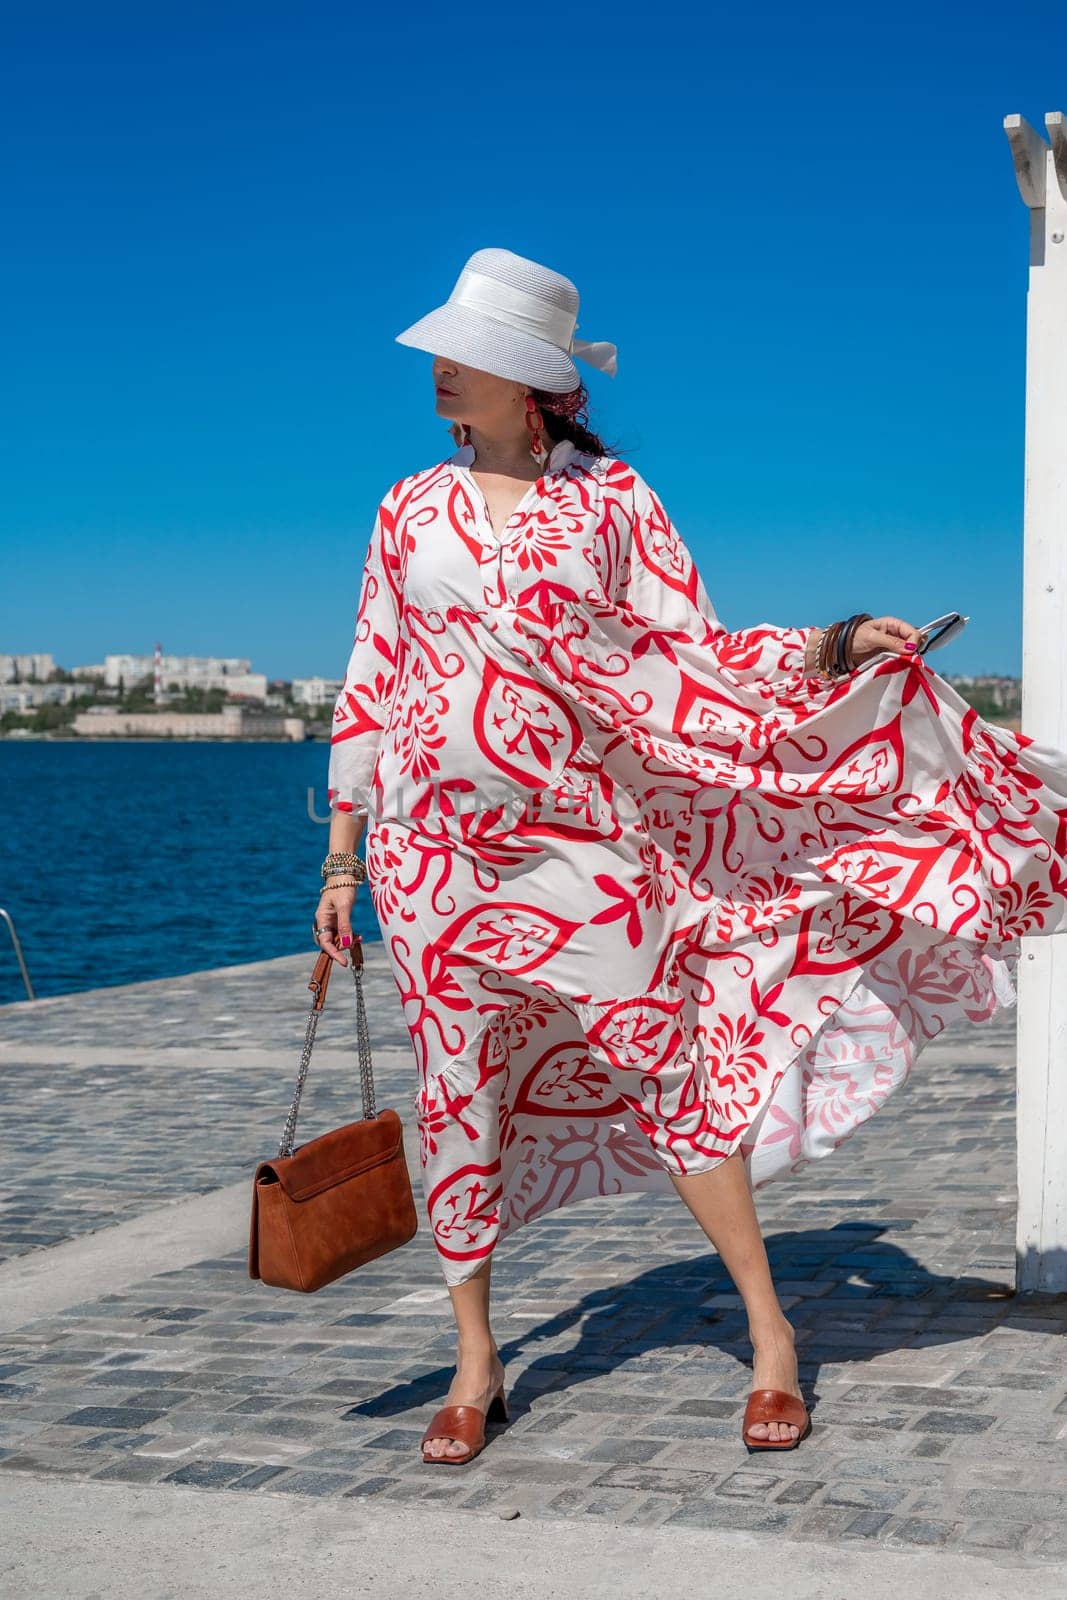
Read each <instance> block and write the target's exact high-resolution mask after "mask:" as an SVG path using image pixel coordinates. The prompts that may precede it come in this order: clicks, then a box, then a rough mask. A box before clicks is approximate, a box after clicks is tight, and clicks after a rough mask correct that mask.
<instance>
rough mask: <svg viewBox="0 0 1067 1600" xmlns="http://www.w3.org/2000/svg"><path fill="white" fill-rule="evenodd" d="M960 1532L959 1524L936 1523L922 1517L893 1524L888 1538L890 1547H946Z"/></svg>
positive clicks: (904, 1519)
mask: <svg viewBox="0 0 1067 1600" xmlns="http://www.w3.org/2000/svg"><path fill="white" fill-rule="evenodd" d="M959 1531H960V1525H959V1523H958V1522H935V1521H932V1520H929V1519H924V1518H921V1517H904V1518H902V1519H901V1520H900V1521H898V1522H895V1523H894V1524H893V1527H892V1530H891V1531H890V1532H889V1533H888V1535H887V1537H886V1543H887V1544H889V1545H945V1544H949V1543H950V1542H951V1541H952V1540H953V1539H954V1538H955V1536H956V1535H957V1534H958V1533H959Z"/></svg>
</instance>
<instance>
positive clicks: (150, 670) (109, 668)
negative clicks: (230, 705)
mask: <svg viewBox="0 0 1067 1600" xmlns="http://www.w3.org/2000/svg"><path fill="white" fill-rule="evenodd" d="M250 668H251V662H250V661H249V660H248V658H247V657H244V656H240V657H239V656H165V655H160V656H159V657H158V660H157V657H156V654H155V653H154V652H153V653H152V654H151V655H143V656H131V655H110V656H105V657H104V660H103V664H102V665H101V666H85V667H75V668H74V670H73V676H74V677H75V678H90V677H102V678H103V680H104V682H105V683H106V684H107V686H108V687H109V688H110V689H117V688H119V686H120V685H121V686H123V687H125V688H126V689H131V688H132V687H133V685H134V684H135V683H139V682H140V681H141V680H142V679H144V678H150V679H152V681H153V683H155V681H156V679H157V676H158V678H159V680H160V681H161V682H162V685H163V690H164V692H166V691H168V690H171V689H177V690H179V691H181V690H184V689H222V690H224V691H225V692H226V693H227V694H231V695H234V696H243V697H244V698H246V699H249V700H265V699H266V698H267V675H266V673H265V672H252V671H251V670H250Z"/></svg>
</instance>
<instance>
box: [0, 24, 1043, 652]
mask: <svg viewBox="0 0 1067 1600" xmlns="http://www.w3.org/2000/svg"><path fill="white" fill-rule="evenodd" d="M21 11H22V15H21V17H20V16H18V15H15V14H13V12H8V13H7V14H6V16H5V51H4V58H5V59H4V63H3V66H2V67H0V72H2V74H3V79H4V80H6V81H3V82H0V90H2V92H0V131H2V136H3V155H4V167H5V170H6V179H5V187H6V198H5V201H4V209H5V213H6V215H5V229H4V231H5V235H6V242H5V245H4V248H3V251H2V252H0V308H2V309H0V322H2V324H3V332H2V340H0V343H2V348H3V352H4V353H3V364H4V369H5V378H4V383H3V386H2V391H0V458H2V459H0V540H2V546H3V572H4V583H3V597H2V600H0V649H4V650H48V651H51V652H52V653H53V654H54V655H55V657H56V658H57V660H58V661H59V662H61V663H62V664H64V665H66V666H73V665H77V664H80V663H85V662H90V661H97V660H100V659H101V658H102V656H103V655H104V653H105V652H106V651H150V650H151V649H152V648H153V646H154V644H155V641H156V639H157V638H158V639H160V640H162V642H163V646H164V649H165V650H167V651H170V652H174V653H179V654H186V653H193V654H224V655H240V656H250V657H251V658H252V662H253V666H254V667H255V668H256V669H258V670H261V671H265V672H267V673H268V674H269V675H271V676H293V675H304V674H309V673H314V672H321V673H324V674H326V675H328V676H339V675H340V674H341V672H342V671H343V668H344V664H345V661H346V659H347V655H348V648H349V644H350V640H351V632H352V622H353V618H354V612H355V605H356V601H357V599H358V589H359V579H360V572H361V568H362V563H363V557H364V554H365V551H366V545H367V539H368V536H369V532H370V526H371V522H372V519H373V514H374V509H375V506H376V504H377V502H378V500H379V498H380V497H381V496H382V495H383V494H384V493H385V491H386V489H387V488H388V487H389V486H390V484H392V483H393V482H394V481H395V480H396V479H397V478H399V477H402V476H403V475H404V474H405V473H408V472H411V471H414V470H416V469H417V468H419V467H422V466H427V465H429V464H431V463H432V462H434V461H436V460H439V459H440V458H441V457H442V456H443V455H445V454H447V453H448V452H449V451H450V450H451V449H452V448H453V447H452V445H451V442H450V440H449V438H448V435H447V433H446V431H445V428H444V425H443V424H442V422H441V421H440V419H438V418H437V416H436V414H435V411H434V405H433V397H432V388H431V383H430V370H429V368H430V361H431V357H430V356H428V355H423V354H422V353H420V352H416V351H413V350H410V349H407V348H404V347H402V346H400V345H398V344H396V343H395V342H394V335H395V334H396V333H397V332H398V331H399V330H400V329H401V328H402V327H404V326H405V325H406V324H407V323H409V322H411V321H413V320H414V319H415V318H416V317H417V316H419V315H421V314H422V313H423V312H424V311H426V310H428V309H429V308H430V307H431V306H433V305H436V304H438V303H439V302H440V301H442V300H443V299H445V298H446V296H447V294H448V291H449V289H450V288H451V286H452V283H453V282H454V280H455V277H456V275H457V274H458V272H459V270H460V268H461V267H462V265H463V262H464V260H465V259H466V257H467V256H468V255H469V254H470V253H471V251H473V250H475V249H478V248H479V247H481V246H483V245H500V246H504V247H506V248H508V249H512V250H515V251H518V252H519V253H520V254H523V255H528V256H532V257H534V258H535V259H537V260H540V261H543V262H545V263H546V264H548V265H549V266H551V267H553V268H555V269H557V270H559V271H562V272H565V273H567V274H568V275H569V276H570V277H572V278H573V279H574V280H575V281H576V283H577V284H578V286H579V289H580V291H581V294H582V308H581V313H580V320H581V333H582V335H583V336H584V337H586V338H591V339H597V338H607V339H612V340H614V341H615V342H616V343H617V344H618V346H619V376H618V378H617V379H616V380H614V382H613V381H612V380H611V379H609V378H607V377H605V376H603V375H601V374H599V373H597V372H594V371H592V369H585V370H586V371H587V372H588V381H589V387H590V391H591V395H592V400H593V416H594V421H595V422H596V423H597V424H598V425H599V427H600V431H601V432H602V433H603V434H604V435H605V437H607V438H608V439H609V440H610V441H612V442H614V443H616V444H617V445H618V446H619V453H620V454H621V455H623V456H625V457H627V458H628V459H630V460H631V461H632V462H633V463H634V465H635V466H637V467H638V469H639V470H640V471H641V472H642V474H643V475H644V476H645V477H646V478H647V479H648V481H649V482H650V483H651V484H652V485H653V486H654V487H655V488H656V489H657V490H658V492H659V493H660V494H661V496H662V497H663V499H664V501H665V503H666V505H667V507H668V510H669V511H670V512H671V514H672V516H673V518H674V520H675V522H676V523H677V525H678V527H679V529H680V530H681V532H682V534H683V536H684V537H685V538H686V540H687V542H688V543H689V545H690V548H691V549H692V551H693V553H694V556H695V557H696V560H697V562H698V565H699V567H700V570H701V573H702V575H703V577H704V580H705V583H706V585H707V588H708V591H709V593H710V595H711V597H712V600H713V602H714V604H715V606H716V609H717V610H718V612H719V615H720V616H721V617H722V619H723V620H724V622H725V623H726V625H727V626H728V627H744V626H749V625H751V624H754V623H757V622H761V621H770V622H779V623H807V622H821V621H825V620H828V619H831V618H832V617H834V616H837V615H841V614H845V613H847V612H848V611H851V610H856V609H863V610H869V611H875V612H878V611H892V612H896V613H897V614H899V615H902V616H905V617H907V618H909V619H911V620H913V621H916V622H921V621H925V620H927V619H928V618H929V617H932V616H934V615H937V614H938V613H940V612H942V611H945V610H949V609H953V608H959V609H960V610H964V611H968V612H970V614H971V615H972V617H973V622H972V625H971V627H970V628H969V629H968V631H967V634H966V635H965V636H964V638H963V639H962V640H961V641H959V642H958V643H957V644H955V645H953V646H952V647H951V649H950V650H949V651H946V653H945V655H944V656H942V657H938V658H937V665H938V666H939V668H940V670H942V671H944V672H953V671H957V672H968V671H970V672H977V671H992V672H1016V671H1018V669H1019V663H1020V623H1021V599H1022V572H1021V549H1022V544H1021V541H1022V493H1023V454H1022V451H1023V429H1022V424H1023V379H1024V351H1025V344H1024V333H1025V325H1024V316H1025V295H1026V283H1027V254H1028V252H1027V219H1026V212H1025V209H1024V207H1023V205H1022V202H1021V201H1020V199H1019V198H1018V193H1017V190H1016V187H1015V182H1014V178H1013V175H1012V167H1011V160H1010V155H1009V151H1008V145H1007V141H1006V139H1005V137H1004V133H1003V131H1002V119H1003V117H1004V116H1005V115H1006V114H1007V113H1009V112H1021V113H1022V114H1023V115H1024V116H1026V117H1027V118H1028V119H1029V120H1030V121H1032V122H1034V123H1035V125H1038V126H1040V125H1041V119H1042V117H1043V115H1044V113H1045V112H1046V111H1050V110H1057V109H1065V110H1067V52H1065V50H1064V46H1065V44H1067V24H1065V23H1064V21H1063V13H1062V12H1057V10H1056V8H1055V7H1048V6H1038V5H1036V4H1031V3H1029V0H1024V3H1023V4H1021V5H1017V6H1016V7H1015V9H1014V12H1013V13H1012V14H1011V16H1010V17H1009V15H1008V13H1007V12H1006V10H1005V9H1004V8H1003V7H1000V6H998V7H996V8H994V7H992V6H984V5H981V4H978V5H976V4H970V5H964V4H962V3H961V4H952V5H936V4H933V5H931V4H926V5H922V6H918V5H913V4H910V3H906V4H902V5H894V6H893V7H891V8H878V10H877V11H876V10H875V8H873V7H866V6H856V5H854V4H850V5H847V6H844V5H843V6H836V7H833V8H828V7H816V8H814V9H812V8H810V7H808V6H804V7H800V6H797V5H780V4H776V3H772V4H770V5H764V6H762V7H758V8H757V7H749V8H747V9H746V10H744V11H740V10H739V8H736V7H734V6H729V7H725V6H719V5H717V4H711V5H709V6H702V7H699V8H698V7H697V6H692V7H682V6H680V5H677V4H675V3H671V0H668V3H666V4H660V5H658V6H656V7H652V8H650V7H640V8H638V7H631V6H629V5H625V4H624V5H621V6H619V5H614V6H611V7H610V8H608V7H605V8H593V7H581V6H579V7H578V8H576V9H573V8H572V9H569V10H567V9H564V8H553V7H551V6H548V7H546V6H540V7H533V8H530V7H520V8H504V7H503V6H500V5H493V6H487V5H482V4H480V3H469V4H464V5H461V6H456V5H453V6H432V7H430V6H422V5H420V6H415V7H412V6H411V5H408V6H395V7H390V8H374V9H373V10H370V8H367V7H364V6H362V5H347V6H343V5H331V4H325V3H316V0H310V3H306V4H303V5H301V6H299V7H298V6H296V5H292V6H280V5H272V4H270V3H257V4H255V5H244V4H228V3H226V0H218V3H216V4H213V5H211V6H206V5H201V4H196V3H189V0H184V3H183V4H181V5H180V6H178V5H170V4H160V5H153V6H151V7H144V6H116V5H111V4H108V3H107V0H101V3H100V4H98V5H96V6H93V7H91V8H90V7H86V6H83V5H77V6H66V7H63V6H55V5H49V4H48V3H47V0H45V3H43V4H40V5H37V6H34V7H24V8H21Z"/></svg>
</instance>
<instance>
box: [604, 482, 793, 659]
mask: <svg viewBox="0 0 1067 1600" xmlns="http://www.w3.org/2000/svg"><path fill="white" fill-rule="evenodd" d="M630 470H631V472H632V471H633V469H632V468H631V469H630ZM620 579H621V582H620V583H619V585H618V587H617V591H616V596H615V598H616V603H617V604H619V605H622V606H624V607H625V608H626V609H628V610H629V611H631V612H633V613H634V614H635V615H636V616H637V617H639V618H644V619H647V620H648V622H649V624H650V625H651V626H652V627H654V628H657V629H661V630H663V629H665V630H667V631H668V632H670V631H673V630H675V629H677V630H678V631H679V632H681V633H684V634H685V635H686V636H687V637H688V638H692V639H695V640H696V641H697V642H698V643H699V644H701V645H702V646H703V647H705V648H706V649H707V651H708V652H709V654H710V655H711V656H712V658H713V659H714V661H715V663H716V665H717V667H718V668H719V669H720V670H721V671H722V673H723V674H724V676H726V677H727V678H729V679H730V680H732V681H733V682H735V683H738V684H756V683H759V682H772V683H781V684H782V687H783V688H786V687H788V688H789V689H790V690H794V691H795V690H799V689H802V688H803V687H806V686H811V687H813V688H814V687H819V688H821V687H823V684H822V680H821V679H819V678H817V677H815V676H814V675H812V674H809V673H808V671H807V669H806V667H805V665H804V652H805V648H806V646H807V643H808V639H809V638H810V636H811V634H812V632H813V629H812V628H810V627H805V628H782V627H777V626H775V625H774V624H772V623H766V622H765V623H760V624H759V625H758V626H756V627H754V628H740V629H738V630H736V631H735V632H732V633H731V632H727V630H726V628H724V626H723V624H722V623H721V622H720V621H719V618H718V617H717V615H716V613H715V609H714V607H713V606H712V603H711V601H710V599H709V598H708V594H707V590H706V589H705V587H704V582H703V580H702V578H701V576H700V573H699V571H698V570H697V567H696V563H695V562H694V560H693V557H692V554H691V553H690V551H689V549H688V547H687V546H686V544H685V541H684V540H683V538H682V537H681V535H680V534H679V532H678V530H677V528H676V527H675V526H674V524H673V523H672V522H671V519H670V517H669V516H668V515H667V512H666V510H665V508H664V506H663V503H662V501H661V500H660V498H659V496H658V495H657V494H656V492H655V490H654V489H652V488H650V487H649V485H648V484H647V483H646V482H645V480H644V479H643V478H642V477H641V475H640V473H637V472H634V473H633V504H632V517H631V524H630V538H629V548H628V552H627V554H626V556H624V558H623V560H622V565H621V569H620Z"/></svg>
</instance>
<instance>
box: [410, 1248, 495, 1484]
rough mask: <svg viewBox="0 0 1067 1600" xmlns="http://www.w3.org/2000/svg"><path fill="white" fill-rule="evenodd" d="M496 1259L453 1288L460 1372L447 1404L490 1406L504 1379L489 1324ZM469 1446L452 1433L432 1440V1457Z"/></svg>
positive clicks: (428, 1448) (429, 1451)
mask: <svg viewBox="0 0 1067 1600" xmlns="http://www.w3.org/2000/svg"><path fill="white" fill-rule="evenodd" d="M492 1265H493V1258H492V1256H491V1255H488V1256H486V1258H485V1260H484V1262H483V1263H482V1265H481V1266H480V1267H479V1268H478V1271H477V1272H476V1273H475V1274H474V1275H473V1277H470V1278H468V1279H467V1281H466V1283H461V1284H458V1285H457V1286H456V1287H455V1288H452V1287H450V1288H449V1291H448V1292H449V1295H450V1297H451V1300H452V1314H453V1316H454V1317H455V1319H456V1332H457V1340H456V1375H455V1377H454V1378H453V1380H452V1386H451V1388H450V1389H449V1391H448V1395H447V1397H446V1399H445V1400H444V1402H443V1404H444V1405H447V1406H477V1407H478V1408H479V1410H481V1411H487V1410H488V1409H489V1402H490V1401H491V1400H492V1398H493V1396H494V1395H495V1394H496V1392H497V1390H498V1389H499V1388H500V1385H501V1383H502V1382H503V1380H504V1363H503V1362H502V1361H501V1359H500V1356H499V1354H498V1353H497V1347H496V1340H495V1339H494V1338H493V1332H492V1329H491V1328H490V1326H489V1281H490V1276H491V1273H492ZM466 1453H467V1446H466V1445H465V1444H460V1443H459V1442H458V1440H455V1439H450V1438H449V1437H448V1435H447V1434H446V1435H443V1436H441V1437H440V1438H436V1439H430V1440H429V1441H428V1442H427V1445H426V1454H427V1455H430V1456H446V1455H448V1456H462V1455H466Z"/></svg>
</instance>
